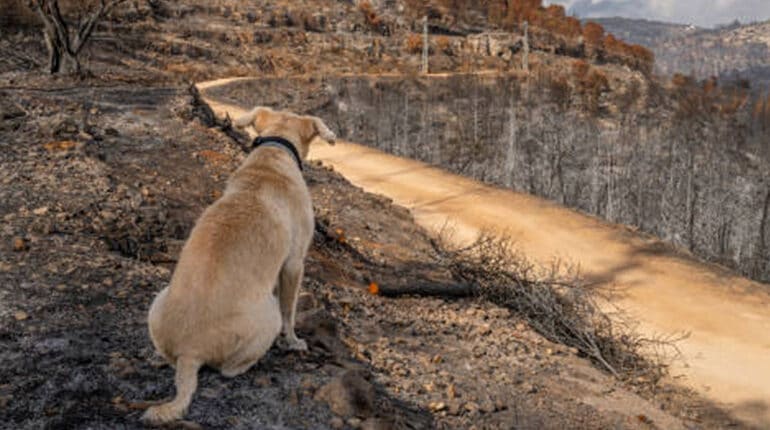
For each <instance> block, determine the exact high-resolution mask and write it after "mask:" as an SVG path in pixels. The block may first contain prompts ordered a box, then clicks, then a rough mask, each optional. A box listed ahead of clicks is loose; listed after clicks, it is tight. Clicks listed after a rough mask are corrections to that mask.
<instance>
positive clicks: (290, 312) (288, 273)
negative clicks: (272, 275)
mask: <svg viewBox="0 0 770 430" xmlns="http://www.w3.org/2000/svg"><path fill="white" fill-rule="evenodd" d="M304 269H305V268H304V258H292V257H289V259H288V260H286V263H284V265H283V268H282V269H281V275H280V277H279V278H280V279H279V284H278V299H279V301H280V303H281V320H282V321H283V327H282V329H281V333H282V334H283V340H282V342H283V344H284V345H283V346H284V347H285V348H286V349H290V350H293V351H307V343H305V341H304V340H302V339H300V338H298V337H297V334H296V333H294V319H295V316H296V313H297V297H298V296H299V287H300V284H301V283H302V275H303V273H304Z"/></svg>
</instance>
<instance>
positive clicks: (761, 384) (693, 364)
mask: <svg viewBox="0 0 770 430" xmlns="http://www.w3.org/2000/svg"><path fill="white" fill-rule="evenodd" d="M227 82H229V80H219V81H212V82H208V83H205V84H200V85H198V87H199V89H201V91H203V92H204V98H205V91H204V90H205V88H208V87H212V86H216V85H221V84H224V83H227ZM207 101H208V102H209V104H210V105H211V106H212V109H214V111H215V112H216V113H217V114H218V115H224V113H225V112H227V113H229V115H230V116H231V117H236V116H237V115H239V114H240V113H241V112H243V110H242V109H240V108H238V107H236V106H231V105H225V104H221V103H217V102H216V100H209V99H207ZM310 156H311V158H313V159H318V160H321V161H322V162H323V163H324V164H327V165H330V166H332V167H334V169H335V170H337V171H338V172H340V173H341V174H342V175H343V176H345V177H346V178H347V179H348V180H349V181H351V182H352V183H353V184H355V185H357V186H360V187H362V188H363V189H365V190H366V191H369V192H373V193H378V194H383V195H385V196H388V197H390V198H391V199H393V200H394V202H395V203H396V204H399V205H402V206H404V207H407V208H409V209H410V210H411V211H412V213H413V215H414V217H415V219H416V220H417V222H418V223H419V224H421V225H423V226H424V227H426V228H428V229H429V230H432V231H434V232H435V231H438V230H440V229H441V228H442V227H444V226H445V225H446V224H447V223H448V224H449V225H452V226H453V228H454V230H455V238H456V239H457V240H460V241H470V240H472V239H473V238H475V237H476V236H477V235H478V233H479V232H480V231H481V230H491V231H493V232H498V233H501V234H508V235H510V236H512V237H513V238H514V240H515V241H516V243H517V246H518V247H519V248H520V249H521V250H522V251H523V253H524V254H525V255H527V256H528V257H529V258H532V259H534V260H537V261H540V262H549V261H551V260H553V259H554V258H562V259H565V260H568V261H572V262H575V263H578V264H579V265H580V268H581V271H582V272H583V273H584V274H586V275H587V276H590V277H594V278H598V279H602V280H605V281H607V282H613V283H615V284H617V285H619V286H621V287H624V288H625V289H626V297H625V298H624V299H622V300H621V302H620V304H621V306H622V307H624V308H625V309H627V310H628V311H629V312H630V313H631V315H633V316H634V317H635V318H637V319H638V320H639V321H640V328H641V329H642V330H643V331H646V332H649V333H676V332H689V333H691V335H690V337H689V338H687V339H686V340H684V341H682V342H681V344H680V345H679V347H680V349H681V351H682V353H683V356H684V362H683V363H682V364H680V365H677V368H676V369H675V373H681V374H684V375H685V376H686V382H687V383H688V384H689V385H691V386H692V387H693V388H695V389H696V390H697V391H699V392H700V393H702V394H704V395H705V396H706V397H708V398H710V399H712V400H714V401H716V402H718V403H720V404H723V405H725V406H726V407H727V408H728V409H729V410H730V411H732V412H734V413H735V414H736V416H737V417H739V418H742V419H745V420H747V421H749V422H751V423H754V424H756V425H758V426H760V427H761V428H770V300H769V299H768V296H767V295H765V294H764V293H763V292H762V291H767V287H766V286H765V287H763V286H761V285H758V284H756V283H753V282H751V281H749V280H746V279H744V278H739V277H732V276H726V275H725V273H724V271H723V270H721V269H719V268H715V267H712V266H708V265H703V264H699V263H696V262H692V261H689V260H687V259H683V258H677V257H676V256H673V255H671V254H670V253H656V252H650V249H652V248H651V247H650V245H651V244H652V243H651V241H650V240H649V239H646V238H644V237H643V236H641V235H636V234H633V233H630V232H628V230H627V229H625V228H622V227H620V226H616V225H611V224H607V223H604V222H601V221H599V220H597V219H595V218H592V217H588V216H585V215H583V214H580V213H577V212H575V211H572V210H569V209H565V208H562V207H559V206H557V205H554V204H551V203H549V202H547V201H544V200H542V199H539V198H536V197H532V196H529V195H525V194H520V193H515V192H511V191H506V190H501V189H496V188H493V187H489V186H486V185H484V184H481V183H479V182H477V181H473V180H470V179H467V178H464V177H460V176H457V175H452V174H449V173H446V172H444V171H442V170H440V169H436V168H432V167H429V166H427V165H425V164H423V163H420V162H416V161H413V160H409V159H403V158H399V157H394V156H391V155H388V154H385V153H383V152H381V151H378V150H375V149H372V148H369V147H365V146H361V145H356V144H352V143H344V142H338V143H337V145H335V146H327V145H315V146H314V147H313V148H312V149H311V154H310Z"/></svg>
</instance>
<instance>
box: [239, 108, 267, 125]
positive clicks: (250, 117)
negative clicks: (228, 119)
mask: <svg viewBox="0 0 770 430" xmlns="http://www.w3.org/2000/svg"><path fill="white" fill-rule="evenodd" d="M260 109H263V108H262V107H260V106H257V107H255V108H254V109H252V110H250V111H248V112H247V113H245V114H243V115H241V116H239V117H238V118H236V119H235V121H233V125H234V126H236V127H238V128H244V127H247V126H249V125H251V124H253V123H254V119H255V118H256V117H257V113H258V112H259V110H260Z"/></svg>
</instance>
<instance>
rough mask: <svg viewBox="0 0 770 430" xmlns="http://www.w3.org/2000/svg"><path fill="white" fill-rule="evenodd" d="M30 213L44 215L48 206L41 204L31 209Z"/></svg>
mask: <svg viewBox="0 0 770 430" xmlns="http://www.w3.org/2000/svg"><path fill="white" fill-rule="evenodd" d="M32 213H33V214H35V215H37V216H41V215H45V214H47V213H48V206H41V207H39V208H37V209H33V210H32Z"/></svg>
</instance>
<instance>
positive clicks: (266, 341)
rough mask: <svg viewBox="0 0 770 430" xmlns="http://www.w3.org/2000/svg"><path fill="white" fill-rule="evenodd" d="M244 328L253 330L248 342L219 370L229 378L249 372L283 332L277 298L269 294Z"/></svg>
mask: <svg viewBox="0 0 770 430" xmlns="http://www.w3.org/2000/svg"><path fill="white" fill-rule="evenodd" d="M244 326H246V327H247V329H248V330H251V335H250V336H249V338H248V341H247V342H244V344H243V345H241V346H239V347H238V349H237V350H236V351H235V352H234V353H233V354H232V355H231V356H230V357H228V358H227V361H226V362H225V363H224V364H223V365H222V366H221V367H220V369H219V370H220V372H221V373H222V375H223V376H226V377H228V378H232V377H233V376H237V375H240V374H241V373H243V372H245V371H247V370H249V368H250V367H251V366H253V365H254V364H255V363H256V362H257V361H259V359H260V358H262V357H263V356H264V355H265V353H266V352H267V350H268V349H270V347H271V346H272V345H273V342H274V341H275V338H276V337H278V334H279V333H280V332H281V312H280V311H279V310H278V300H277V299H276V298H275V296H274V295H272V294H269V295H267V296H266V297H265V298H264V299H263V300H261V301H260V302H259V304H258V305H257V306H256V307H255V309H254V314H253V315H250V320H248V321H244Z"/></svg>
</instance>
